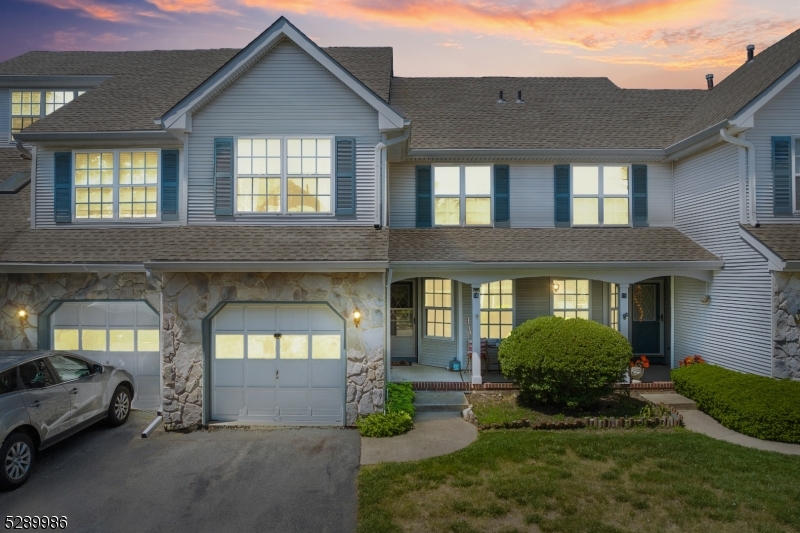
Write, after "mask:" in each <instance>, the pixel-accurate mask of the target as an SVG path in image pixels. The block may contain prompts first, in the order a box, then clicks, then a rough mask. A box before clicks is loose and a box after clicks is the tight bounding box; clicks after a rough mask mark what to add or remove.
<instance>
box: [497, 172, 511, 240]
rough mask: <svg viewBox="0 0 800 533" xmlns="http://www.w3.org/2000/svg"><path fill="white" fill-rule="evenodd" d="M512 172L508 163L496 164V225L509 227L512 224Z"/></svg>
mask: <svg viewBox="0 0 800 533" xmlns="http://www.w3.org/2000/svg"><path fill="white" fill-rule="evenodd" d="M510 188H511V183H510V172H509V168H508V165H495V166H494V225H495V227H498V228H507V227H509V226H510V225H511V206H510V199H509V194H510V192H511V190H510Z"/></svg>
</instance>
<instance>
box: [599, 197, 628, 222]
mask: <svg viewBox="0 0 800 533" xmlns="http://www.w3.org/2000/svg"><path fill="white" fill-rule="evenodd" d="M603 222H604V223H605V224H612V225H613V224H619V225H627V224H628V199H627V198H603Z"/></svg>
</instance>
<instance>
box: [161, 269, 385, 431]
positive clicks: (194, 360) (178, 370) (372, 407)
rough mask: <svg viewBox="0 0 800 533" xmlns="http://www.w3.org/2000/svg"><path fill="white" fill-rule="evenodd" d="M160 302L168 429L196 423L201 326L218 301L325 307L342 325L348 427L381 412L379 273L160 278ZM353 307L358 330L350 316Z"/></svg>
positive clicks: (382, 300)
mask: <svg viewBox="0 0 800 533" xmlns="http://www.w3.org/2000/svg"><path fill="white" fill-rule="evenodd" d="M162 296H163V316H162V335H161V343H162V351H161V353H162V357H163V372H164V391H163V394H164V423H165V424H167V425H168V426H169V427H170V428H173V429H191V428H194V427H196V426H197V425H198V424H200V423H201V422H202V412H203V405H202V404H203V395H202V388H203V345H202V341H203V338H202V333H203V332H202V321H203V319H204V318H205V317H206V316H207V315H208V314H209V313H210V312H211V311H212V310H213V309H214V308H215V307H216V306H217V305H218V304H219V303H220V302H235V301H263V302H271V303H274V302H328V303H329V304H330V305H331V306H332V307H333V308H334V309H335V310H336V311H337V312H339V314H341V315H342V316H343V317H345V319H346V320H347V324H346V328H347V335H346V337H347V339H346V342H347V345H346V350H347V400H346V422H347V424H348V425H354V424H355V422H356V418H357V416H358V415H359V414H362V415H364V414H369V413H373V412H375V411H377V410H381V409H382V408H383V387H384V376H385V368H384V359H383V357H384V343H385V317H384V308H385V305H384V303H385V280H384V274H383V273H332V274H316V273H315V274H310V273H309V274H303V273H236V272H226V273H165V274H164V280H163V289H162ZM356 307H357V308H358V309H359V310H360V311H361V313H362V319H361V324H360V326H359V327H358V328H356V327H355V325H354V324H353V321H352V318H351V315H352V312H353V310H354V309H355V308H356Z"/></svg>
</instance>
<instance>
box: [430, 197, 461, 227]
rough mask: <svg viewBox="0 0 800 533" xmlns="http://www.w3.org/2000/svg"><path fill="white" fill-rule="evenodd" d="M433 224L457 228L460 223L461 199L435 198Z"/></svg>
mask: <svg viewBox="0 0 800 533" xmlns="http://www.w3.org/2000/svg"><path fill="white" fill-rule="evenodd" d="M434 223H435V224H436V225H437V226H458V225H459V224H460V223H461V199H460V198H437V199H436V204H435V209H434Z"/></svg>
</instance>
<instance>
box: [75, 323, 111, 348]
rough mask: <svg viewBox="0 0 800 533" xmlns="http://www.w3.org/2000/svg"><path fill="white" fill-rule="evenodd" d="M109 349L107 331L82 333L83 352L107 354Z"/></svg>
mask: <svg viewBox="0 0 800 533" xmlns="http://www.w3.org/2000/svg"><path fill="white" fill-rule="evenodd" d="M107 349H108V348H107V344H106V330H105V329H84V330H82V331H81V350H86V351H89V352H105V351H107Z"/></svg>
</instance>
